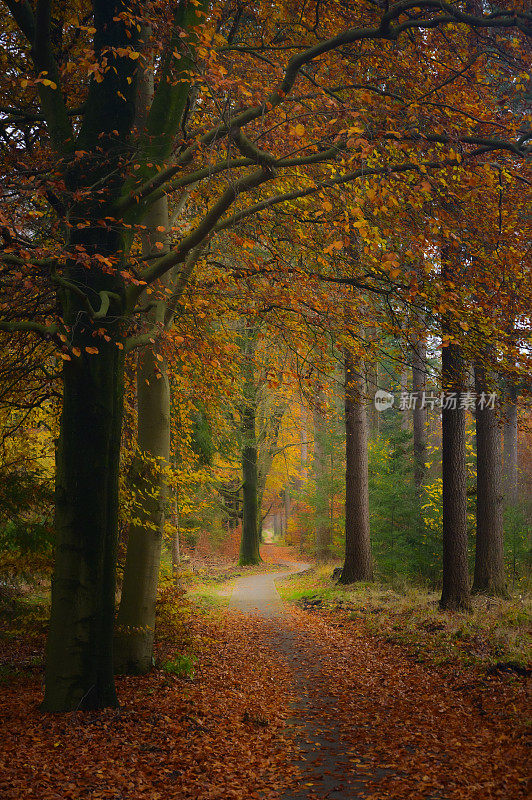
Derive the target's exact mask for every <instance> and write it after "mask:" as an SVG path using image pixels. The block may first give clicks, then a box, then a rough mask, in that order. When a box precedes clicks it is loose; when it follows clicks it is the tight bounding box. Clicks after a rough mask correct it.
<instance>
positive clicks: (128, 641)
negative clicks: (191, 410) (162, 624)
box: [115, 346, 170, 674]
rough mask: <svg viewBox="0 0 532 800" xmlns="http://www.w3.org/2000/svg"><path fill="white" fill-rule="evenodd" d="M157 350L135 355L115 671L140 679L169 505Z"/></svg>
mask: <svg viewBox="0 0 532 800" xmlns="http://www.w3.org/2000/svg"><path fill="white" fill-rule="evenodd" d="M156 356H157V353H156V351H155V346H154V348H153V349H151V348H150V349H148V348H145V349H144V350H142V351H141V352H140V353H139V364H138V368H137V398H138V426H139V427H138V447H139V454H138V458H137V459H136V463H135V465H134V468H133V491H134V495H135V501H136V505H137V508H136V513H135V516H136V519H137V520H138V522H134V523H132V524H131V527H130V532H129V539H128V544H127V554H126V564H125V568H124V584H123V587H122V598H121V601H120V609H119V612H118V620H117V635H116V639H115V668H116V670H117V671H120V672H127V673H130V674H142V673H145V672H147V671H148V670H149V669H150V667H151V665H152V657H153V639H154V633H155V607H156V601H157V584H158V579H159V567H160V560H161V545H162V540H163V532H164V522H165V504H166V502H167V499H168V475H167V471H168V466H169V460H170V387H169V383H168V375H167V371H166V363H165V362H164V361H162V362H160V361H159V360H158V359H157V357H156Z"/></svg>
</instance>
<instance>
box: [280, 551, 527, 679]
mask: <svg viewBox="0 0 532 800" xmlns="http://www.w3.org/2000/svg"><path fill="white" fill-rule="evenodd" d="M331 574H332V567H331V566H326V567H325V566H324V567H314V568H312V569H311V570H309V571H307V572H305V573H303V574H300V575H294V576H290V577H289V578H287V579H285V580H283V581H281V582H279V583H278V589H279V592H280V594H281V597H282V598H283V599H284V600H287V601H290V602H293V603H297V604H299V605H301V606H303V607H304V608H307V609H308V610H309V611H311V612H316V613H320V612H325V613H327V612H333V613H335V614H340V615H341V616H342V617H343V618H344V619H346V620H348V621H349V622H351V623H352V624H353V625H355V626H356V625H358V626H359V627H362V628H363V630H364V631H365V632H367V633H369V634H371V635H375V636H378V637H382V638H384V639H385V640H387V641H389V642H393V643H397V644H401V645H404V646H406V647H407V648H408V649H409V650H410V651H412V652H413V653H414V654H415V655H416V656H417V657H418V659H419V660H420V661H425V660H426V661H430V662H432V663H436V664H438V663H449V662H453V661H454V662H459V663H461V664H463V665H466V666H467V665H469V666H478V667H484V668H487V669H489V668H494V667H496V666H497V665H501V664H511V665H515V666H516V667H526V666H527V664H529V662H530V658H531V622H532V616H531V598H530V596H526V595H516V596H514V597H512V598H510V599H500V598H491V597H485V596H475V597H473V611H472V613H470V614H468V613H458V612H442V611H441V610H440V609H439V608H438V600H439V594H437V593H435V592H430V591H427V590H426V589H424V588H420V587H416V586H413V585H411V584H408V583H407V582H405V581H403V580H401V581H398V582H396V583H387V584H385V583H373V584H371V583H358V584H354V585H352V586H341V585H338V584H336V583H335V582H334V581H333V580H332V577H331Z"/></svg>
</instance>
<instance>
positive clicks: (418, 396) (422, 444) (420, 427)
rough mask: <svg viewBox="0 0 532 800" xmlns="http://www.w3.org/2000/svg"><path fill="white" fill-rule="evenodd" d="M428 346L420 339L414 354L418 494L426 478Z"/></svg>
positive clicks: (414, 419)
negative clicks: (423, 404)
mask: <svg viewBox="0 0 532 800" xmlns="http://www.w3.org/2000/svg"><path fill="white" fill-rule="evenodd" d="M425 360H426V346H425V343H424V342H423V340H421V339H420V340H418V342H416V344H415V346H414V352H413V356H412V394H413V396H414V408H413V411H412V423H413V434H414V482H415V485H416V489H417V493H418V495H420V494H421V489H422V486H423V480H424V478H425V463H426V460H427V442H426V430H425V425H426V416H427V412H426V410H425V409H424V408H422V400H423V393H424V391H425V385H426V372H425V369H426V368H425Z"/></svg>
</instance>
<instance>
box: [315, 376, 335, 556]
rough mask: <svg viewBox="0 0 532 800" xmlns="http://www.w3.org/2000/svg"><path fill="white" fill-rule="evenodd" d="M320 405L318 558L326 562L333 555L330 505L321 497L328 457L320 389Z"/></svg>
mask: <svg viewBox="0 0 532 800" xmlns="http://www.w3.org/2000/svg"><path fill="white" fill-rule="evenodd" d="M316 400H317V403H318V405H316V406H315V408H314V411H313V419H314V460H313V473H314V482H315V486H316V558H317V559H318V561H326V560H327V559H328V558H329V557H330V555H331V528H330V524H329V514H328V503H327V499H326V497H325V496H323V497H322V496H321V494H320V493H321V492H323V491H324V489H325V486H327V485H328V481H327V473H328V469H327V466H328V465H327V456H326V453H325V442H324V439H325V430H324V428H325V426H324V420H323V412H322V409H321V404H322V402H323V390H322V388H321V387H318V389H317V391H316Z"/></svg>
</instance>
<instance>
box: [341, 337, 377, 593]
mask: <svg viewBox="0 0 532 800" xmlns="http://www.w3.org/2000/svg"><path fill="white" fill-rule="evenodd" d="M363 394H364V386H363V378H362V365H361V364H360V363H356V362H355V361H354V360H353V357H352V355H351V354H350V353H349V352H348V351H346V353H345V430H346V443H345V455H346V469H345V560H344V566H343V569H342V574H341V576H340V583H345V584H347V583H354V582H355V581H371V580H373V567H372V558H371V542H370V525H369V485H368V441H367V439H368V435H367V418H366V408H365V406H364V403H363V399H362V398H363Z"/></svg>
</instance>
